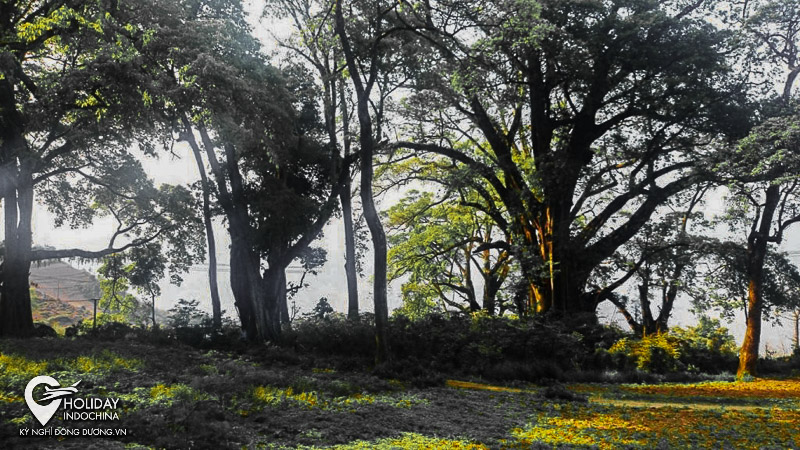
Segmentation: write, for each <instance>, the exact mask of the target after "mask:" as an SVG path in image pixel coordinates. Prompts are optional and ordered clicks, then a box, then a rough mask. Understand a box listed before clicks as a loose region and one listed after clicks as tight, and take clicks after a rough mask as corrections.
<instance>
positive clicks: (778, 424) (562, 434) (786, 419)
mask: <svg viewBox="0 0 800 450" xmlns="http://www.w3.org/2000/svg"><path fill="white" fill-rule="evenodd" d="M799 421H800V411H794V410H782V409H777V408H773V409H770V410H767V409H762V410H756V411H739V410H735V411H724V410H717V411H713V410H698V409H692V408H671V407H662V408H632V407H598V406H594V405H581V406H573V405H568V406H565V407H564V408H562V409H561V411H560V416H557V417H549V416H546V415H541V416H540V417H539V418H538V420H537V421H536V423H535V424H533V425H529V426H528V427H525V428H516V429H514V430H512V435H513V436H514V438H515V439H516V441H515V442H513V441H511V442H510V441H506V442H505V445H506V446H507V447H509V448H527V447H530V446H531V445H533V444H534V443H541V444H547V445H552V446H561V445H580V446H583V445H586V446H597V447H599V448H601V449H604V448H620V447H628V446H637V447H645V448H654V447H656V446H661V447H664V446H665V445H666V446H667V447H668V448H759V447H763V446H768V447H777V448H788V447H796V446H797V445H798V444H800V429H798V428H797V425H796V424H797V423H800V422H799Z"/></svg>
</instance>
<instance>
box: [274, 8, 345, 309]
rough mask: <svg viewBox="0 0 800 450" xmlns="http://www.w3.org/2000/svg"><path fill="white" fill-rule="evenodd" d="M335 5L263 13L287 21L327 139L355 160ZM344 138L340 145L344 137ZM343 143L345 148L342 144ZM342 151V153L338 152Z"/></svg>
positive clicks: (287, 41)
mask: <svg viewBox="0 0 800 450" xmlns="http://www.w3.org/2000/svg"><path fill="white" fill-rule="evenodd" d="M331 8H332V4H330V5H327V4H325V3H324V2H316V1H309V0H272V1H268V2H267V4H266V6H265V8H264V15H265V16H270V17H278V18H288V19H289V20H290V21H291V23H292V25H293V28H294V35H293V36H291V37H289V38H282V39H280V40H279V41H278V42H279V44H280V45H281V46H283V47H285V48H287V49H289V50H290V51H291V52H292V53H293V54H294V55H297V56H299V57H300V58H301V59H302V60H304V62H305V63H307V64H310V65H311V66H312V67H313V68H314V69H315V70H316V72H317V74H318V76H319V80H318V83H319V84H320V85H321V86H320V87H321V90H322V95H321V98H322V106H323V116H324V118H325V129H326V131H327V133H328V139H329V141H330V143H331V147H332V149H333V150H334V151H337V152H340V153H343V157H344V158H348V157H349V155H350V154H351V137H350V117H351V114H352V113H351V108H350V107H349V104H350V103H351V102H349V96H348V95H346V93H347V92H348V89H347V88H346V86H345V83H346V79H345V78H344V76H343V72H344V63H343V61H341V57H342V52H341V47H340V46H339V45H338V39H337V37H336V35H335V31H334V26H333V22H332V21H331V20H329V18H330V13H331ZM340 135H341V139H340V137H339V136H340ZM340 141H341V144H340V143H339V142H340ZM340 147H341V148H340ZM351 196H352V186H351V180H350V177H347V179H346V181H345V186H344V188H343V189H342V191H341V194H340V195H339V200H340V203H341V207H342V221H343V223H344V239H345V276H346V278H347V316H348V318H349V319H351V320H358V318H359V314H358V309H359V308H358V274H357V271H356V243H355V231H354V227H353V207H352V198H351Z"/></svg>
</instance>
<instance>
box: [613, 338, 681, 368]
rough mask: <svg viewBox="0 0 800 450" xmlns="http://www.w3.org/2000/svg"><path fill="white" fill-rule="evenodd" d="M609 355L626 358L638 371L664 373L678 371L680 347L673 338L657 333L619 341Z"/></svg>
mask: <svg viewBox="0 0 800 450" xmlns="http://www.w3.org/2000/svg"><path fill="white" fill-rule="evenodd" d="M609 353H610V354H611V355H620V356H622V357H624V358H627V359H628V360H630V361H631V362H633V364H634V365H635V367H636V368H637V369H639V370H643V371H646V372H655V373H666V372H674V371H676V370H677V369H678V359H679V356H680V346H679V341H678V339H677V338H675V337H674V336H671V335H669V334H667V333H658V334H651V335H648V336H645V337H643V338H641V339H630V338H623V339H620V340H619V341H618V342H617V343H616V344H614V346H613V347H611V348H610V349H609Z"/></svg>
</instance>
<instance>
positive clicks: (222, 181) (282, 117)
mask: <svg viewBox="0 0 800 450" xmlns="http://www.w3.org/2000/svg"><path fill="white" fill-rule="evenodd" d="M127 13H128V14H129V15H130V17H131V20H134V19H135V20H138V23H139V24H140V28H139V29H137V30H135V31H134V32H132V33H131V36H130V37H129V39H130V40H131V41H132V42H134V45H136V47H137V48H138V49H139V51H140V52H142V54H144V55H145V56H146V58H147V61H148V68H149V70H150V73H151V74H152V76H153V77H155V78H156V79H157V80H158V83H159V89H158V91H157V92H156V93H154V95H153V98H154V102H158V105H159V107H160V108H161V110H162V111H163V114H164V116H166V117H169V116H172V117H173V118H175V125H176V127H177V129H178V130H179V132H180V137H181V139H184V140H186V141H187V142H188V143H189V145H190V146H191V148H192V150H193V152H195V153H196V154H201V153H202V154H205V156H206V157H207V158H208V163H209V165H210V168H211V179H212V180H213V183H214V185H215V191H216V192H215V194H216V200H217V204H218V206H219V209H220V210H221V211H222V214H223V215H224V217H225V220H226V222H227V226H228V232H229V234H230V236H231V256H230V258H231V288H232V290H233V294H234V299H235V303H236V307H237V309H238V313H239V316H240V320H241V322H242V327H243V329H244V330H245V331H246V333H247V336H248V338H249V339H252V340H278V339H280V336H281V323H280V317H281V310H282V309H285V308H286V307H285V302H286V292H287V289H286V274H285V271H286V267H288V265H289V264H290V263H291V262H292V261H293V260H294V259H296V258H298V257H300V256H301V255H303V254H304V252H305V251H306V250H307V249H308V246H309V245H310V244H311V242H313V240H314V239H315V238H316V237H317V236H318V235H319V233H320V232H321V230H322V227H323V226H324V225H325V223H327V221H328V219H329V218H330V217H331V215H332V214H333V212H334V211H335V209H336V208H335V207H336V204H337V202H336V199H337V198H338V196H339V192H340V189H341V186H343V179H344V178H345V177H346V175H347V174H349V171H348V170H349V169H348V161H343V160H342V159H341V158H340V157H339V155H338V154H336V153H335V152H332V151H330V148H329V147H328V146H327V145H324V138H325V137H326V136H325V133H324V128H323V127H322V125H321V124H320V122H319V119H318V116H319V114H318V113H317V110H316V104H315V101H316V98H315V97H314V95H315V92H314V89H313V87H312V83H310V81H309V80H308V79H306V78H304V77H303V76H301V75H302V74H299V73H297V71H295V72H291V71H283V72H281V71H279V70H277V69H276V68H274V67H272V66H270V65H269V64H268V62H267V61H266V58H265V57H264V55H263V54H262V52H261V50H260V46H259V44H258V42H257V41H256V40H255V38H253V36H252V35H251V32H250V28H249V26H248V25H247V23H246V20H245V19H244V17H245V16H244V12H243V10H242V7H241V4H239V3H238V2H229V1H224V0H220V1H215V0H211V1H207V2H206V1H204V2H198V3H197V4H195V3H192V4H175V3H169V2H167V3H159V2H156V3H154V4H152V5H148V6H147V7H144V8H143V7H142V6H141V5H139V6H138V7H135V6H131V7H130V9H129V11H128V12H127ZM187 23H191V24H192V26H191V27H187V26H186V24H187Z"/></svg>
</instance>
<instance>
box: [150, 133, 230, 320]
mask: <svg viewBox="0 0 800 450" xmlns="http://www.w3.org/2000/svg"><path fill="white" fill-rule="evenodd" d="M187 132H191V129H189V130H188V131H187ZM191 147H192V153H194V160H195V162H197V170H198V171H199V172H200V185H201V187H202V189H203V224H204V225H205V228H206V242H207V244H208V286H209V289H210V294H211V317H212V323H213V326H214V329H215V330H219V329H220V328H222V307H221V304H220V300H219V287H218V283H217V243H216V239H215V238H214V228H213V225H212V221H211V188H210V186H209V185H208V177H207V176H206V168H205V166H204V165H203V157H202V155H201V154H200V149H199V148H198V147H197V146H196V145H193V146H191ZM154 323H155V322H154Z"/></svg>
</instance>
